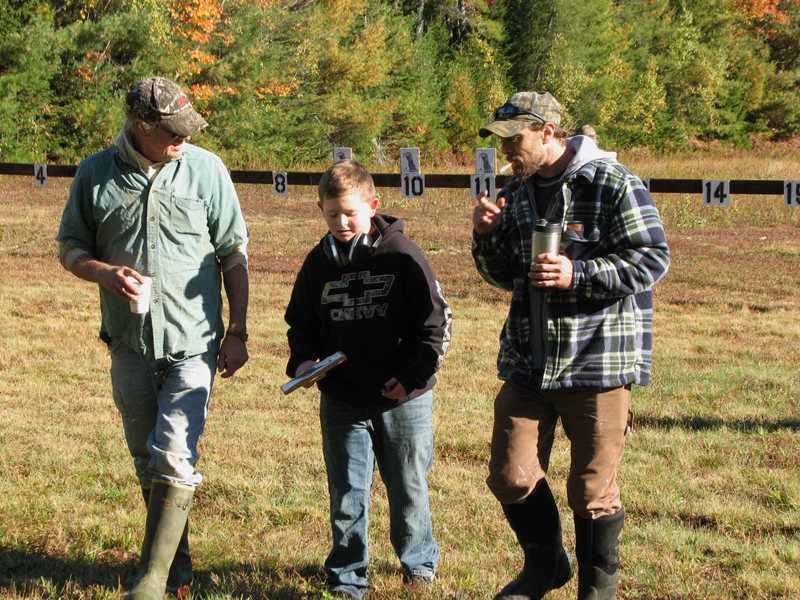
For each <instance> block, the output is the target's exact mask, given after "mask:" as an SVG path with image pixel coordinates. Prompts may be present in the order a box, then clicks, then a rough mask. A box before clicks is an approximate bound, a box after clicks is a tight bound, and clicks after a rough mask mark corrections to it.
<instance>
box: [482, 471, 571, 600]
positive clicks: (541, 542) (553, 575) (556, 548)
mask: <svg viewBox="0 0 800 600" xmlns="http://www.w3.org/2000/svg"><path fill="white" fill-rule="evenodd" d="M503 511H504V512H505V514H506V518H507V519H508V523H509V524H510V525H511V529H513V530H514V533H516V534H517V539H518V540H519V543H520V546H522V551H523V552H524V553H525V564H524V566H523V567H522V572H521V573H520V574H519V576H518V577H517V578H516V579H515V580H514V581H512V582H511V583H509V584H508V585H507V586H505V587H504V588H503V589H502V590H500V593H499V594H497V596H495V597H494V600H541V598H542V597H543V596H544V595H545V594H546V593H547V592H549V591H550V590H555V589H558V588H560V587H562V586H563V585H564V584H565V583H567V582H568V581H569V580H570V579H572V576H573V575H574V574H575V567H574V565H573V563H572V558H571V557H570V555H569V553H568V552H567V551H566V550H565V549H564V547H563V546H562V545H561V519H560V518H559V516H558V507H557V506H556V501H555V499H554V498H553V493H552V492H551V491H550V487H549V486H548V485H547V482H546V481H545V480H544V479H542V480H541V481H540V482H539V484H538V485H537V486H536V489H535V490H534V491H533V492H532V493H531V494H530V495H529V496H528V497H527V498H525V499H524V500H523V501H522V502H517V503H515V504H503Z"/></svg>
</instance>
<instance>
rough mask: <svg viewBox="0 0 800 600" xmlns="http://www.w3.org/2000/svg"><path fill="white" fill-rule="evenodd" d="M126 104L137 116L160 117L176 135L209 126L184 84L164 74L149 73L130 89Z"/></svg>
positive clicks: (166, 127) (130, 113) (130, 112)
mask: <svg viewBox="0 0 800 600" xmlns="http://www.w3.org/2000/svg"><path fill="white" fill-rule="evenodd" d="M125 108H126V110H127V112H128V114H129V115H131V116H133V117H135V118H138V119H143V120H145V121H150V122H152V121H159V122H160V123H161V124H162V126H163V127H164V129H167V130H168V131H171V132H172V133H174V134H175V135H180V136H190V135H194V134H195V133H197V132H198V131H200V130H201V129H203V127H207V126H208V123H206V121H205V119H203V117H201V116H200V115H199V114H197V112H196V111H195V110H194V109H193V108H192V104H191V102H189V98H187V97H186V94H185V93H184V92H183V90H182V89H181V88H180V86H179V85H178V84H177V83H174V82H172V81H170V80H169V79H164V78H163V77H148V78H146V79H142V80H141V81H140V82H138V83H137V84H136V85H134V86H133V87H132V88H131V91H130V92H128V97H127V98H126V100H125Z"/></svg>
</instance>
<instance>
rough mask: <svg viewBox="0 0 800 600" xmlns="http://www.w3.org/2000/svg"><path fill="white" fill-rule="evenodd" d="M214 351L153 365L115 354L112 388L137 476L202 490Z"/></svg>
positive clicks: (124, 352) (123, 350) (123, 351)
mask: <svg viewBox="0 0 800 600" xmlns="http://www.w3.org/2000/svg"><path fill="white" fill-rule="evenodd" d="M216 364H217V352H216V350H213V351H209V352H206V353H204V354H200V355H197V356H192V357H189V358H175V357H166V358H163V359H159V360H157V361H152V360H150V359H148V358H147V357H144V356H141V355H139V354H137V353H136V352H134V351H133V350H131V349H130V348H128V347H126V346H122V345H117V346H115V347H112V349H111V384H112V386H113V388H114V402H115V403H116V405H117V410H119V414H120V415H121V416H122V426H123V428H124V430H125V440H126V441H127V443H128V450H129V451H130V453H131V456H133V464H134V466H135V468H136V476H137V477H138V478H139V482H140V483H141V484H142V486H144V487H149V485H150V482H151V481H152V480H153V479H163V480H166V481H169V482H172V483H177V484H180V485H191V486H195V487H196V486H198V485H200V482H201V481H202V479H203V477H202V475H200V473H198V472H197V471H196V470H195V466H196V465H197V460H198V458H199V456H198V453H197V442H198V441H199V440H200V436H201V435H202V433H203V428H204V427H205V423H206V416H207V414H208V401H209V397H210V396H211V387H212V385H213V383H214V374H215V369H216Z"/></svg>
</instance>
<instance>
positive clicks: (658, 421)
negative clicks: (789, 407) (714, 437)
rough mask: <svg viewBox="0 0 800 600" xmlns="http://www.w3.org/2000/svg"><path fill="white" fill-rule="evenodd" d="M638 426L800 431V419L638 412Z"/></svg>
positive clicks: (691, 429)
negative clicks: (730, 417)
mask: <svg viewBox="0 0 800 600" xmlns="http://www.w3.org/2000/svg"><path fill="white" fill-rule="evenodd" d="M636 427H641V428H645V427H647V428H651V429H685V430H687V431H710V430H717V429H728V430H731V431H740V432H742V433H757V432H759V431H769V432H773V431H780V430H782V429H790V430H792V431H800V419H780V420H777V421H766V420H764V419H741V420H726V419H717V418H713V417H688V416H687V417H681V418H678V419H676V418H672V417H653V416H650V415H642V414H637V415H636V420H635V422H634V429H635V428H636Z"/></svg>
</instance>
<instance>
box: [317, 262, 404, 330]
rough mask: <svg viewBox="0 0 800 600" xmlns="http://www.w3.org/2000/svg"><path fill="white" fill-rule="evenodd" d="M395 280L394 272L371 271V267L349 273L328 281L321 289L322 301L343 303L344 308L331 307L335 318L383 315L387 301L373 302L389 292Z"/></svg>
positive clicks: (369, 317)
mask: <svg viewBox="0 0 800 600" xmlns="http://www.w3.org/2000/svg"><path fill="white" fill-rule="evenodd" d="M393 283H394V275H376V276H372V275H370V273H369V271H359V272H358V273H347V274H346V275H344V276H343V277H342V278H341V279H340V280H339V281H329V282H328V283H326V284H325V287H324V288H323V290H322V304H341V306H342V308H333V307H331V319H332V320H334V321H352V320H355V319H371V318H373V317H375V316H379V317H384V316H386V311H387V310H388V308H389V305H388V303H386V304H377V303H373V302H374V301H376V300H377V299H380V298H383V297H385V296H388V295H389V290H391V289H392V284H393Z"/></svg>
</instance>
